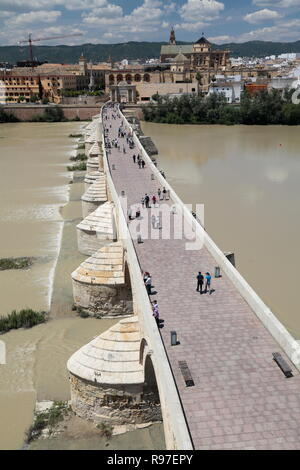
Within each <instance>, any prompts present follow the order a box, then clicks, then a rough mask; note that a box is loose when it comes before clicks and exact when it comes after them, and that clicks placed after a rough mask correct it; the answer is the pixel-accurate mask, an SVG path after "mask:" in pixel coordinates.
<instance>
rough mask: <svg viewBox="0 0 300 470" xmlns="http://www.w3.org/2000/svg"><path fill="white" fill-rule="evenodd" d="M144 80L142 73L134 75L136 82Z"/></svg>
mask: <svg viewBox="0 0 300 470" xmlns="http://www.w3.org/2000/svg"><path fill="white" fill-rule="evenodd" d="M141 80H142V77H141V74H139V73H136V74H135V76H134V81H135V82H140V81H141Z"/></svg>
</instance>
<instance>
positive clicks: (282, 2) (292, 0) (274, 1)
mask: <svg viewBox="0 0 300 470" xmlns="http://www.w3.org/2000/svg"><path fill="white" fill-rule="evenodd" d="M252 3H253V4H254V5H258V6H260V7H269V6H271V7H273V8H290V7H298V6H300V0H253V2H252Z"/></svg>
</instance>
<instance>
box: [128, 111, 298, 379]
mask: <svg viewBox="0 0 300 470" xmlns="http://www.w3.org/2000/svg"><path fill="white" fill-rule="evenodd" d="M123 119H124V122H125V123H126V126H127V127H128V128H129V129H130V131H131V132H132V135H133V139H134V142H135V144H136V145H137V147H138V149H139V152H140V153H141V154H142V156H143V158H144V160H145V161H146V162H147V164H148V166H149V167H150V169H151V171H152V173H153V174H154V175H155V178H156V179H157V180H158V181H159V182H160V184H161V185H162V186H164V187H165V188H166V189H167V190H169V191H170V198H171V199H172V200H173V201H174V203H175V204H176V205H177V206H178V207H180V209H181V211H182V214H183V216H184V218H185V221H186V222H187V223H189V224H190V225H191V228H192V230H193V231H194V232H195V235H196V237H197V238H199V240H201V241H203V242H204V246H205V247H206V248H207V249H208V251H209V252H210V253H211V255H212V256H213V258H214V259H215V261H216V266H219V267H220V268H221V269H222V271H223V272H224V273H225V274H226V275H227V276H228V278H229V279H230V280H231V282H232V283H233V284H234V286H235V287H236V289H237V290H238V292H239V293H240V294H241V296H242V297H243V298H244V300H245V301H246V302H247V303H248V305H249V306H250V307H251V309H252V310H253V312H254V313H255V314H256V316H257V317H258V318H259V319H260V321H261V322H262V323H263V324H264V326H265V327H266V328H267V330H268V331H269V332H270V334H271V335H272V336H273V337H274V339H275V340H276V341H277V342H278V343H279V345H280V346H281V347H282V349H283V350H284V351H285V353H286V354H287V356H288V357H289V358H290V360H291V361H292V362H293V364H294V365H295V367H296V368H297V369H298V370H299V371H300V344H299V342H298V341H296V339H295V338H293V336H292V335H291V334H290V333H289V332H288V331H287V329H286V328H285V326H284V325H283V324H282V323H281V322H280V321H279V320H278V319H277V318H276V316H275V315H274V314H273V313H272V311H271V310H270V308H269V307H268V306H267V305H266V304H265V303H264V302H263V301H262V299H261V298H260V297H259V296H258V295H257V293H256V292H255V291H254V289H253V288H252V287H251V286H250V285H249V284H248V282H247V281H246V280H245V279H244V278H243V276H242V275H241V274H240V273H239V272H238V271H237V269H236V268H235V267H234V266H233V265H232V264H231V262H230V261H228V259H227V258H226V256H225V255H224V253H223V252H222V251H221V250H220V249H219V247H218V246H217V245H216V244H215V243H214V241H213V240H212V239H211V237H210V236H209V235H208V234H207V232H206V231H205V230H204V228H203V227H202V225H201V224H200V222H199V221H198V220H196V219H195V218H194V216H193V215H192V214H191V212H190V210H189V209H188V208H187V207H186V205H185V204H184V203H183V202H182V200H181V199H180V198H179V197H178V195H177V194H176V192H175V191H174V189H173V188H172V186H170V184H169V183H168V182H167V181H166V179H165V178H164V177H163V176H162V175H161V173H160V171H159V169H158V168H157V167H156V166H155V165H154V163H153V162H152V160H151V158H150V157H149V155H148V153H147V152H146V151H145V149H144V147H143V146H142V145H141V143H140V141H139V139H138V137H137V136H136V134H135V132H134V130H133V128H132V126H131V125H130V123H129V122H128V121H127V119H126V117H125V116H124V115H123Z"/></svg>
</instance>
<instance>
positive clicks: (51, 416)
mask: <svg viewBox="0 0 300 470" xmlns="http://www.w3.org/2000/svg"><path fill="white" fill-rule="evenodd" d="M69 411H70V408H69V407H68V405H67V404H66V403H64V402H61V401H56V402H54V403H53V405H52V407H51V408H50V409H49V410H47V411H42V412H40V413H37V414H36V416H35V420H34V423H33V424H32V426H30V428H29V429H28V430H27V432H26V443H27V444H29V443H30V442H31V441H33V440H34V439H38V438H39V437H40V435H41V434H42V431H43V430H44V429H46V428H48V429H49V432H50V434H51V433H52V432H53V431H54V429H55V427H56V426H57V424H58V423H59V422H61V421H62V420H63V419H64V417H65V416H66V415H67V414H68V413H69Z"/></svg>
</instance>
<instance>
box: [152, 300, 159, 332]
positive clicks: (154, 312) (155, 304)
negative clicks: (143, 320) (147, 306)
mask: <svg viewBox="0 0 300 470" xmlns="http://www.w3.org/2000/svg"><path fill="white" fill-rule="evenodd" d="M152 310H153V316H154V318H155V321H156V324H157V326H159V311H158V304H157V300H153V305H152Z"/></svg>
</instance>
